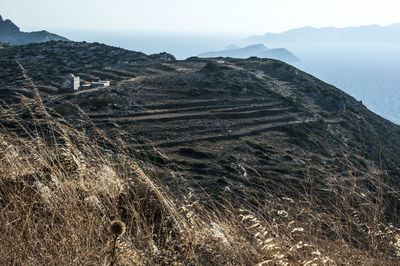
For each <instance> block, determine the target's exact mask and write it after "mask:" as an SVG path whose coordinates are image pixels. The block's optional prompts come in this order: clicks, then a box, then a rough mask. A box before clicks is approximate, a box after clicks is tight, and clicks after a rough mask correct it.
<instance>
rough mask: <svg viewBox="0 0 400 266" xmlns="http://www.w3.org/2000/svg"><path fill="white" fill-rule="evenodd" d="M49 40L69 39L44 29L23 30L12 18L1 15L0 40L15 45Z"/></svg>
mask: <svg viewBox="0 0 400 266" xmlns="http://www.w3.org/2000/svg"><path fill="white" fill-rule="evenodd" d="M47 41H69V40H68V39H67V38H65V37H62V36H59V35H57V34H54V33H50V32H47V31H45V30H42V31H33V32H22V31H21V30H20V29H19V27H18V26H17V25H15V24H14V23H13V22H12V21H11V20H9V19H6V20H3V18H2V17H1V16H0V42H2V43H9V44H15V45H22V44H28V43H41V42H47Z"/></svg>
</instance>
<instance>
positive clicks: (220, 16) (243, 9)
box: [0, 0, 400, 35]
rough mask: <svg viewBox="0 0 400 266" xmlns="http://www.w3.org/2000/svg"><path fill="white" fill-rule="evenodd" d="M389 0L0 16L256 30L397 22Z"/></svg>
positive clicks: (165, 4) (124, 5)
mask: <svg viewBox="0 0 400 266" xmlns="http://www.w3.org/2000/svg"><path fill="white" fill-rule="evenodd" d="M399 9H400V3H399V2H398V1H394V0H382V1H380V2H379V3H378V2H366V1H361V0H353V1H351V2H349V1H345V0H336V1H332V0H327V1H319V0H305V1H293V0H282V1H279V2H276V1H269V0H247V1H228V0H219V1H215V0H203V1H195V0H169V1H161V0H149V1H146V2H143V1H138V0H115V1H112V2H111V1H106V0H96V1H94V0H86V1H78V0H70V1H52V0H36V1H28V0H5V1H2V3H1V4H0V10H1V15H2V16H3V18H6V19H11V20H12V21H13V22H14V23H15V24H17V25H18V26H19V27H20V28H21V30H23V31H32V30H42V29H46V30H50V31H51V30H53V31H76V30H83V31H98V30H101V31H110V30H111V31H118V32H133V33H152V34H158V33H171V34H174V33H176V34H185V33H187V34H228V35H231V34H234V35H259V34H265V33H267V32H271V33H280V32H284V31H286V30H290V29H294V28H299V27H304V26H312V27H317V28H320V27H327V26H334V27H350V26H360V25H371V24H377V25H381V26H385V25H390V24H393V23H398V22H400V19H399V16H398V10H399Z"/></svg>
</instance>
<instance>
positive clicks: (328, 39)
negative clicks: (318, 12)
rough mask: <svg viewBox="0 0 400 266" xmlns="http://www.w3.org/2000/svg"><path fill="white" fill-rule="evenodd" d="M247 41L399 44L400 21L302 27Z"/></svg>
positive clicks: (298, 43)
mask: <svg viewBox="0 0 400 266" xmlns="http://www.w3.org/2000/svg"><path fill="white" fill-rule="evenodd" d="M246 41H249V42H253V43H259V42H261V43H267V44H293V45H294V44H297V45H300V44H307V45H321V44H335V45H345V44H363V45H365V44H399V43H400V23H396V24H391V25H388V26H384V27H382V26H379V25H368V26H358V27H346V28H336V27H323V28H314V27H302V28H297V29H292V30H288V31H285V32H282V33H267V34H265V35H262V36H252V37H250V38H248V39H247V40H246Z"/></svg>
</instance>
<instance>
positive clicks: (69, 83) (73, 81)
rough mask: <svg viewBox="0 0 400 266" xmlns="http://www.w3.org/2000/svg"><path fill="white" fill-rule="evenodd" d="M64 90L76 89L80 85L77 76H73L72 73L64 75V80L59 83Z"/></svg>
mask: <svg viewBox="0 0 400 266" xmlns="http://www.w3.org/2000/svg"><path fill="white" fill-rule="evenodd" d="M61 87H62V88H63V89H64V90H72V91H77V90H79V87H80V79H79V77H75V75H74V74H72V73H70V74H68V75H66V76H65V78H64V82H63V84H62V85H61Z"/></svg>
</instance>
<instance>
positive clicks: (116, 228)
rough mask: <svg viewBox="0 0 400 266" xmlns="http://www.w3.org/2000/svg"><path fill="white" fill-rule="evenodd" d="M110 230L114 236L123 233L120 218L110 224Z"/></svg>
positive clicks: (123, 228) (122, 223)
mask: <svg viewBox="0 0 400 266" xmlns="http://www.w3.org/2000/svg"><path fill="white" fill-rule="evenodd" d="M110 232H111V233H112V234H113V235H115V236H122V235H123V234H124V233H125V223H124V222H122V221H120V220H114V221H112V222H111V224H110Z"/></svg>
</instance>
